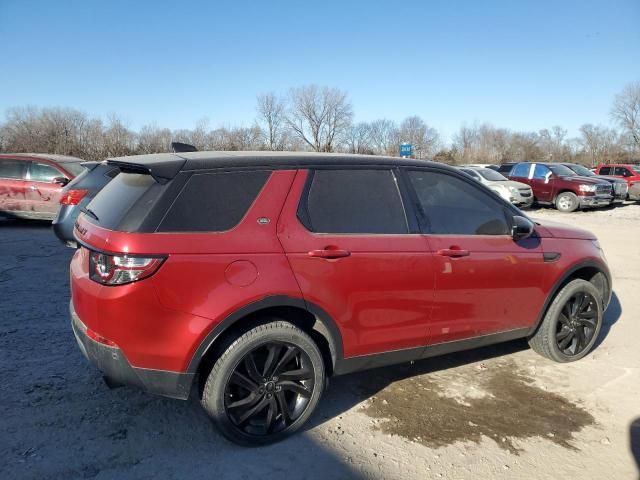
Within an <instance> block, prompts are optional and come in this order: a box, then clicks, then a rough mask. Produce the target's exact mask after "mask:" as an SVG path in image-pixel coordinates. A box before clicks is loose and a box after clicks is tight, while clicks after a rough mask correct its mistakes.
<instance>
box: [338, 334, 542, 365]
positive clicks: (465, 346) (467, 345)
mask: <svg viewBox="0 0 640 480" xmlns="http://www.w3.org/2000/svg"><path fill="white" fill-rule="evenodd" d="M529 331H530V329H529V328H518V329H516V330H509V331H507V332H500V333H492V334H490V335H483V336H481V337H473V338H467V339H464V340H456V341H453V342H446V343H438V344H435V345H428V346H426V347H415V348H407V349H403V350H394V351H392V352H382V353H374V354H371V355H360V356H357V357H349V358H345V359H342V360H340V361H339V362H337V363H336V366H335V369H334V374H335V375H344V374H347V373H352V372H359V371H362V370H369V369H372V368H379V367H386V366H389V365H396V364H399V363H406V362H411V361H414V360H421V359H423V358H431V357H437V356H438V355H445V354H448V353H453V352H461V351H464V350H471V349H474V348H480V347H486V346H487V345H493V344H495V343H502V342H508V341H509V340H515V339H517V338H525V337H527V335H528V334H529Z"/></svg>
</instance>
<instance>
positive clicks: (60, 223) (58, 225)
mask: <svg viewBox="0 0 640 480" xmlns="http://www.w3.org/2000/svg"><path fill="white" fill-rule="evenodd" d="M79 213H80V209H79V208H76V206H75V205H74V206H67V205H61V206H60V210H59V211H58V216H57V217H56V218H55V220H54V221H53V224H52V226H53V233H55V235H56V237H58V238H59V239H60V240H61V241H62V242H63V243H64V244H65V245H68V246H70V247H76V246H77V243H76V240H75V238H73V226H74V224H75V221H76V218H78V214H79Z"/></svg>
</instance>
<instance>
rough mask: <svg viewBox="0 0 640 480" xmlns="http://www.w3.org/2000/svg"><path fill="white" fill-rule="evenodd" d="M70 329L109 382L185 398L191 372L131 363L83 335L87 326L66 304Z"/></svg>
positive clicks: (191, 380) (119, 353) (110, 348)
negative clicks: (144, 366)
mask: <svg viewBox="0 0 640 480" xmlns="http://www.w3.org/2000/svg"><path fill="white" fill-rule="evenodd" d="M69 311H70V314H71V328H72V329H73V333H74V335H75V337H76V340H77V342H78V346H79V347H80V350H81V351H82V353H83V354H84V356H85V357H86V358H87V360H89V362H91V363H92V364H93V365H94V366H95V367H97V368H98V370H100V371H101V372H102V373H103V374H104V376H105V378H106V379H107V380H108V381H109V383H111V384H121V385H132V386H136V387H139V388H142V389H143V390H146V391H148V392H149V393H154V394H156V395H162V396H164V397H170V398H178V399H180V400H186V399H187V398H189V392H190V391H191V385H192V383H193V379H194V376H195V375H194V374H192V373H181V372H170V371H166V370H152V369H149V368H136V367H133V366H131V364H130V363H129V361H128V360H127V358H126V357H125V355H124V353H123V352H122V350H120V349H119V348H117V347H110V346H107V345H105V344H102V343H99V342H97V341H95V340H93V339H92V338H90V337H89V336H88V335H87V327H86V326H85V325H84V324H83V323H82V321H81V320H80V317H78V315H77V314H76V312H75V310H74V308H73V303H71V304H70V305H69Z"/></svg>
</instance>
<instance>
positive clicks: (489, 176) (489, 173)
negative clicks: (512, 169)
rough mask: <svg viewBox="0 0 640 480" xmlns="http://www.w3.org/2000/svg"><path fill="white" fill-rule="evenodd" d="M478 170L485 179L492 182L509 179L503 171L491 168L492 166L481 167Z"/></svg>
mask: <svg viewBox="0 0 640 480" xmlns="http://www.w3.org/2000/svg"><path fill="white" fill-rule="evenodd" d="M476 172H478V173H479V174H480V175H482V176H483V177H484V178H485V180H489V181H490V182H506V181H507V180H509V179H508V178H507V177H505V176H504V175H502V174H501V173H499V172H496V171H495V170H491V169H490V168H479V169H478V170H476Z"/></svg>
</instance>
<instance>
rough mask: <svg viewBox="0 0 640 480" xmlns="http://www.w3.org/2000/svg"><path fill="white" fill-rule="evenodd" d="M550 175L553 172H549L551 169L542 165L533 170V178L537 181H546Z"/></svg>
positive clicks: (537, 165)
mask: <svg viewBox="0 0 640 480" xmlns="http://www.w3.org/2000/svg"><path fill="white" fill-rule="evenodd" d="M550 173H551V170H549V167H547V166H545V165H540V164H539V163H538V164H536V167H535V168H534V170H533V178H535V179H536V180H545V179H546V178H547V175H549V174H550Z"/></svg>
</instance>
